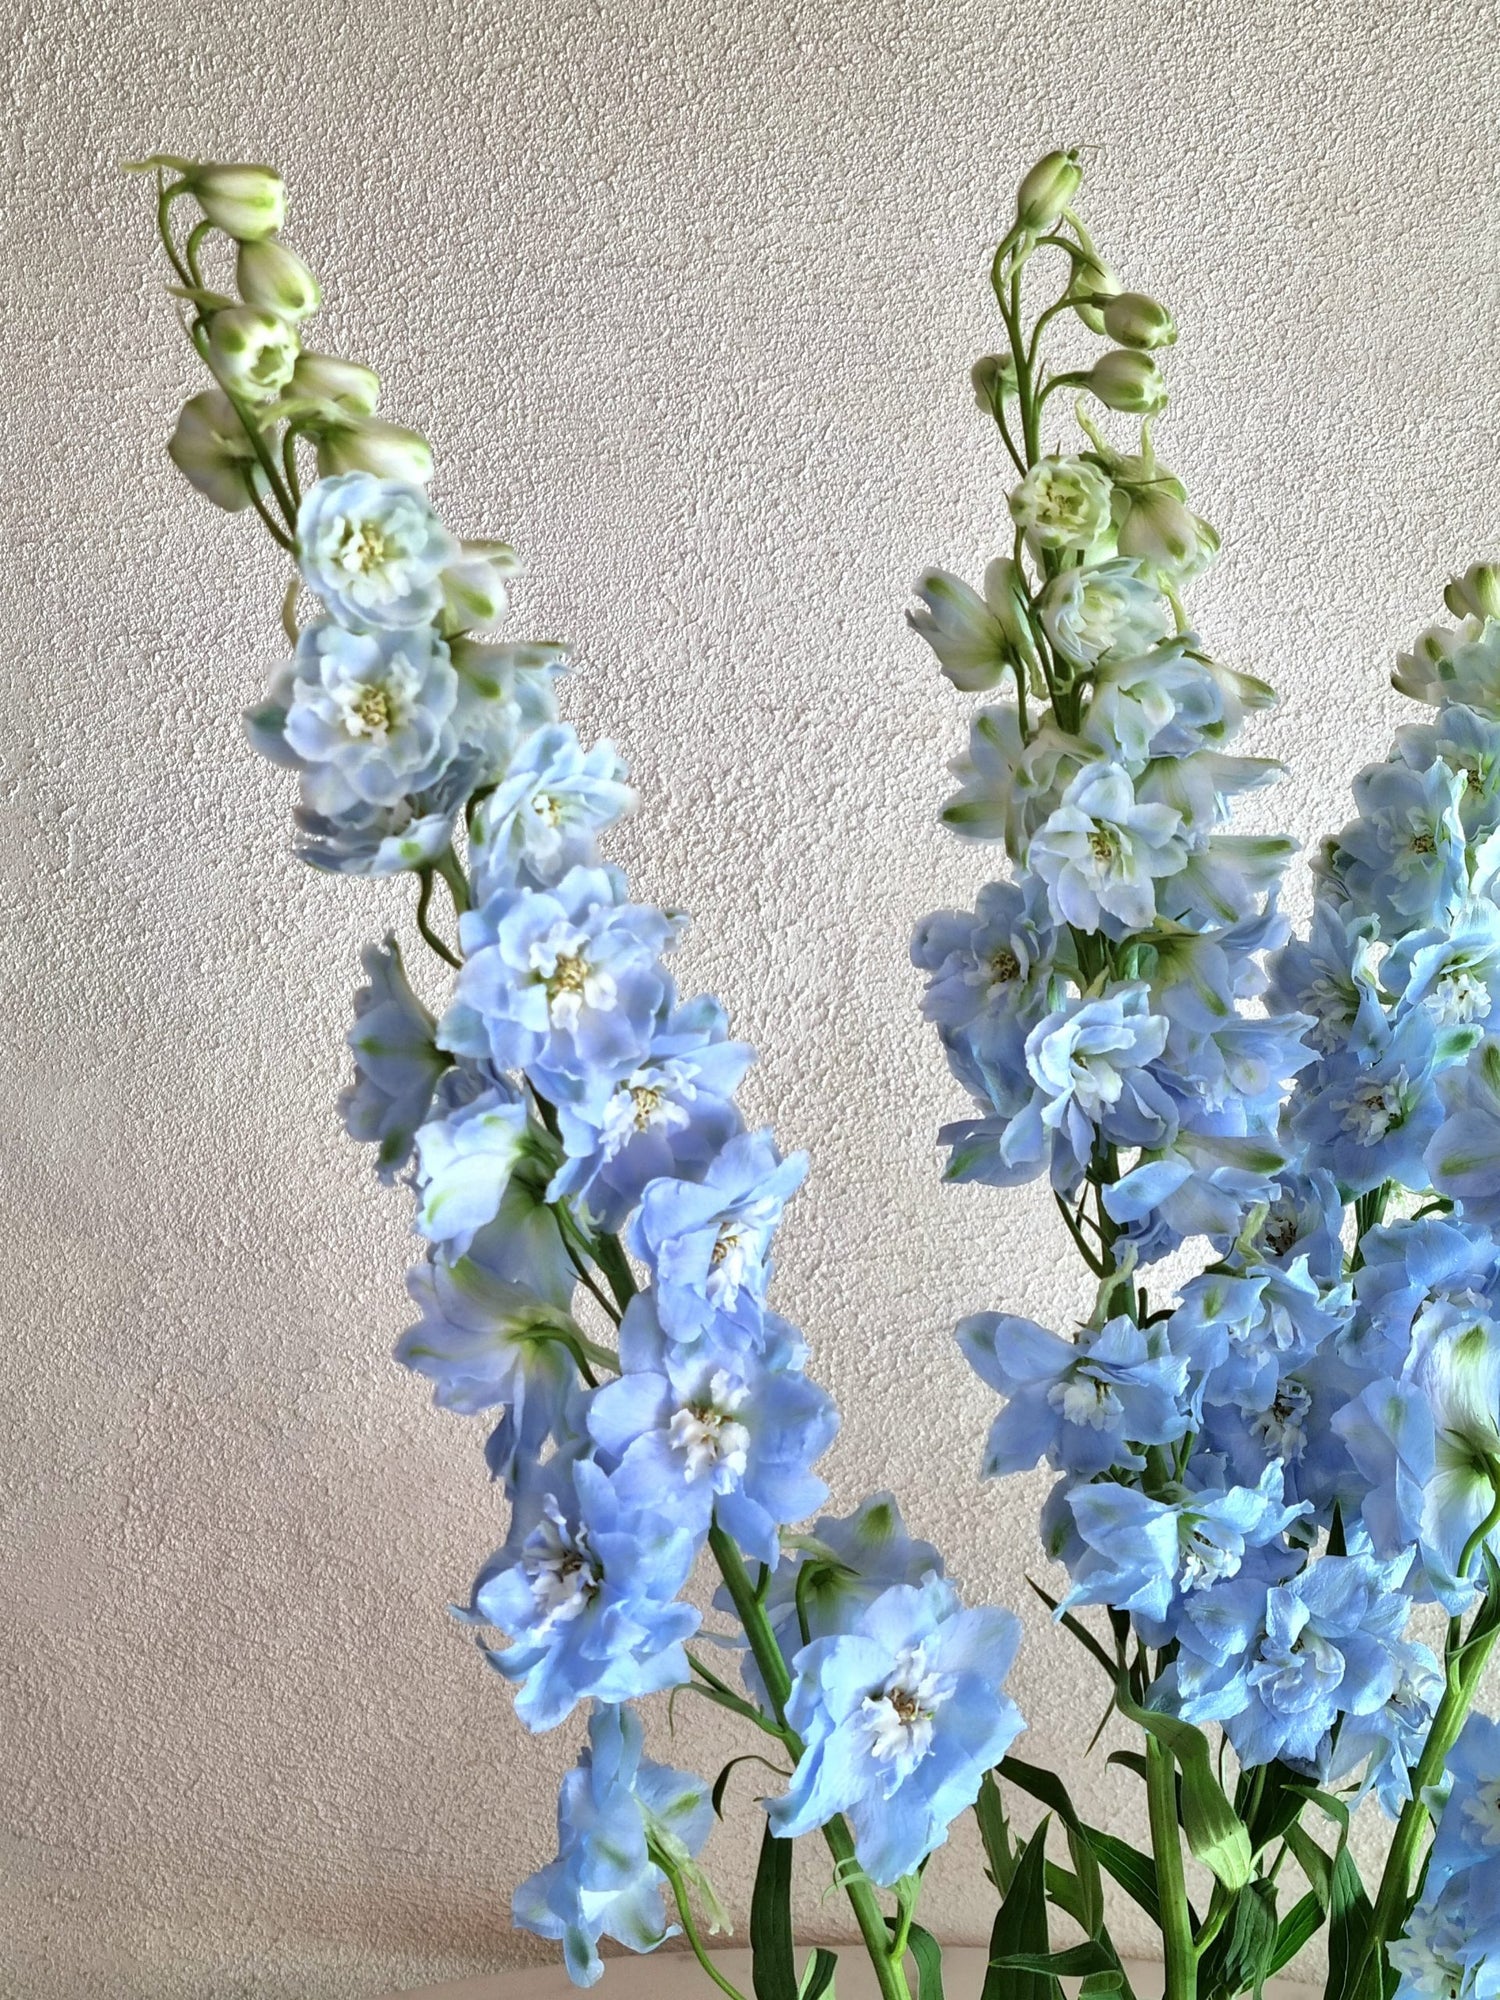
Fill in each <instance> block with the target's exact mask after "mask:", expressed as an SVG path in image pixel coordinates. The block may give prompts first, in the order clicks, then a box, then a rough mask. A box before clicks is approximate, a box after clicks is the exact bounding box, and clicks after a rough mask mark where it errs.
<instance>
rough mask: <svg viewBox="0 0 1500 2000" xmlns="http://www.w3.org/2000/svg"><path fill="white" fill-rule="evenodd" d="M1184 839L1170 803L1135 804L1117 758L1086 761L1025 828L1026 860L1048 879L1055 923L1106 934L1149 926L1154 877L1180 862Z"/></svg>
mask: <svg viewBox="0 0 1500 2000" xmlns="http://www.w3.org/2000/svg"><path fill="white" fill-rule="evenodd" d="M1188 854H1189V843H1188V838H1187V835H1186V832H1185V829H1184V825H1183V819H1182V815H1181V813H1179V812H1178V811H1177V810H1176V808H1175V807H1173V806H1169V805H1160V804H1154V803H1147V804H1144V805H1143V804H1141V803H1139V802H1138V801H1137V799H1136V796H1135V787H1134V785H1133V784H1132V782H1131V779H1130V774H1129V773H1128V772H1127V771H1126V770H1124V769H1123V768H1122V767H1121V766H1120V765H1119V764H1110V763H1098V764H1085V765H1084V767H1083V769H1082V770H1081V771H1079V773H1078V775H1077V776H1076V777H1075V778H1074V779H1073V780H1072V782H1071V783H1070V784H1069V786H1068V788H1067V790H1066V791H1065V792H1064V793H1063V795H1062V802H1061V804H1060V805H1058V807H1057V809H1056V810H1055V811H1054V812H1053V813H1052V814H1051V816H1050V817H1049V818H1048V819H1047V820H1046V821H1045V822H1044V823H1043V824H1042V825H1041V826H1040V827H1038V829H1037V831H1036V832H1035V833H1034V834H1033V835H1032V839H1031V846H1030V849H1029V850H1028V853H1027V862H1028V865H1029V866H1030V867H1031V868H1032V869H1034V870H1035V872H1036V873H1037V874H1038V875H1039V876H1040V877H1041V878H1042V880H1043V881H1044V882H1045V883H1046V885H1047V896H1048V901H1049V902H1050V904H1051V908H1052V914H1053V916H1054V917H1055V918H1056V919H1057V921H1058V922H1059V923H1068V924H1072V925H1073V926H1074V928H1075V929H1077V930H1083V931H1097V930H1103V931H1105V932H1106V933H1107V934H1108V935H1110V936H1112V937H1120V936H1124V935H1125V934H1126V933H1128V932H1130V931H1143V930H1147V929H1149V927H1150V925H1151V923H1152V921H1153V919H1154V918H1155V915H1156V886H1155V885H1156V881H1157V879H1158V878H1159V877H1161V876H1164V875H1176V874H1178V873H1180V871H1181V870H1182V869H1183V868H1184V867H1186V865H1187V861H1188Z"/></svg>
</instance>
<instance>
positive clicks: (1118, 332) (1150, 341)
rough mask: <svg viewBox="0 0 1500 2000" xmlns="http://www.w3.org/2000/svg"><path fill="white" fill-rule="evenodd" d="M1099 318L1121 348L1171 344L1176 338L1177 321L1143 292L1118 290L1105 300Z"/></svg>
mask: <svg viewBox="0 0 1500 2000" xmlns="http://www.w3.org/2000/svg"><path fill="white" fill-rule="evenodd" d="M1099 317H1100V318H1101V319H1102V320H1103V322H1104V331H1105V332H1106V333H1107V334H1108V336H1109V338H1110V339H1111V340H1116V341H1118V342H1119V344H1120V345H1121V347H1146V348H1150V347H1170V346H1171V345H1172V342H1173V341H1174V340H1175V339H1176V338H1177V322H1176V320H1174V319H1173V317H1172V315H1171V314H1170V313H1169V312H1168V311H1167V309H1166V307H1165V306H1161V305H1158V304H1157V302H1156V300H1155V299H1148V298H1147V296H1146V294H1145V293H1144V292H1116V293H1115V295H1114V297H1113V298H1110V299H1106V300H1105V301H1103V304H1102V307H1101V310H1100V315H1099Z"/></svg>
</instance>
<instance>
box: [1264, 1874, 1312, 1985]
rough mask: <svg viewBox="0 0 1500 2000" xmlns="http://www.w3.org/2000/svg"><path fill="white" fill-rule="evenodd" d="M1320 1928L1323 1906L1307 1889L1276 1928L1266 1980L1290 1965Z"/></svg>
mask: <svg viewBox="0 0 1500 2000" xmlns="http://www.w3.org/2000/svg"><path fill="white" fill-rule="evenodd" d="M1322 1928H1323V1905H1322V1904H1321V1903H1320V1902H1319V1901H1318V1899H1317V1897H1316V1896H1315V1895H1314V1894H1313V1892H1312V1890H1311V1889H1309V1890H1308V1892H1307V1894H1306V1895H1305V1896H1304V1897H1303V1898H1302V1900H1301V1902H1299V1903H1294V1904H1293V1905H1292V1907H1291V1909H1290V1910H1288V1911H1287V1913H1286V1915H1285V1916H1284V1917H1283V1918H1282V1920H1281V1922H1280V1923H1279V1924H1278V1925H1277V1926H1276V1942H1275V1944H1274V1945H1273V1946H1272V1947H1271V1956H1270V1960H1269V1961H1268V1963H1267V1965H1266V1977H1267V1979H1270V1978H1271V1977H1272V1976H1273V1975H1274V1974H1275V1973H1278V1972H1280V1970H1281V1968H1282V1967H1283V1966H1284V1965H1290V1964H1291V1962H1292V1960H1293V1959H1294V1958H1295V1957H1296V1956H1297V1954H1298V1952H1299V1951H1301V1949H1302V1947H1303V1946H1304V1945H1305V1944H1310V1943H1311V1941H1312V1940H1313V1939H1314V1938H1315V1937H1316V1936H1317V1935H1318V1932H1319V1931H1320V1930H1321V1929H1322Z"/></svg>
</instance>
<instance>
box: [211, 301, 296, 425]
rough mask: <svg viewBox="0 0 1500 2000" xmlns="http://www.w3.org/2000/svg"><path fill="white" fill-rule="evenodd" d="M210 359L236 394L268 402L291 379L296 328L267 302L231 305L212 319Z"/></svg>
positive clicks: (213, 366) (247, 400)
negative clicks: (272, 310)
mask: <svg viewBox="0 0 1500 2000" xmlns="http://www.w3.org/2000/svg"><path fill="white" fill-rule="evenodd" d="M208 365H209V366H210V367H211V368H212V369H213V371H214V373H215V375H217V376H218V378H219V380H220V381H221V382H222V383H223V384H224V387H225V388H226V389H229V390H231V391H232V392H233V393H234V394H235V395H236V396H242V397H243V398H244V399H245V401H246V402H252V403H263V402H267V401H269V400H270V398H271V397H272V396H275V395H279V394H280V392H281V391H282V390H283V389H284V388H285V387H286V385H287V384H288V382H290V381H291V379H292V370H293V368H294V367H295V366H296V365H297V335H296V332H295V331H294V329H293V328H292V326H291V324H290V322H288V321H287V320H284V319H283V318H282V317H281V315H280V314H279V313H273V312H267V311H266V310H265V308H264V307H263V306H226V307H225V308H224V310H223V311H222V312H216V313H215V314H214V315H213V317H212V318H211V319H210V320H209V322H208Z"/></svg>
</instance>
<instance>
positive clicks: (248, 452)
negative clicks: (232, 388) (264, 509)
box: [167, 389, 256, 514]
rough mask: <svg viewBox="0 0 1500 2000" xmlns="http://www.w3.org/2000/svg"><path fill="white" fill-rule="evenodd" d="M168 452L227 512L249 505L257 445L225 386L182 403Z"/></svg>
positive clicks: (214, 501)
mask: <svg viewBox="0 0 1500 2000" xmlns="http://www.w3.org/2000/svg"><path fill="white" fill-rule="evenodd" d="M167 456H168V457H169V458H170V459H171V461H172V463H173V464H174V465H175V466H176V467H177V470H178V471H179V472H180V473H181V474H182V476H183V477H184V479H186V480H187V481H188V482H189V483H190V484H191V485H193V486H195V487H197V489H198V491H199V492H200V493H202V494H204V495H205V496H206V498H208V499H210V500H212V502H213V503H214V505H215V506H216V507H222V508H223V509H224V511H225V513H227V514H235V513H238V511H239V510H240V508H241V507H248V506H249V504H250V486H249V478H253V477H254V476H255V473H256V458H255V449H254V446H253V445H252V444H251V442H250V440H249V438H248V437H247V436H246V435H245V427H244V425H243V424H242V423H241V422H240V420H239V418H238V416H237V415H236V414H235V408H234V405H233V403H231V402H230V400H229V398H228V397H227V396H226V395H225V394H224V391H223V390H222V389H205V390H204V391H203V392H202V394H201V395H197V396H194V397H193V398H192V399H191V401H189V402H186V403H184V404H183V406H182V413H181V415H180V416H179V417H178V419H177V428H176V430H175V431H173V433H172V436H171V441H170V442H169V443H168V445H167ZM247 475H248V477H247Z"/></svg>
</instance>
